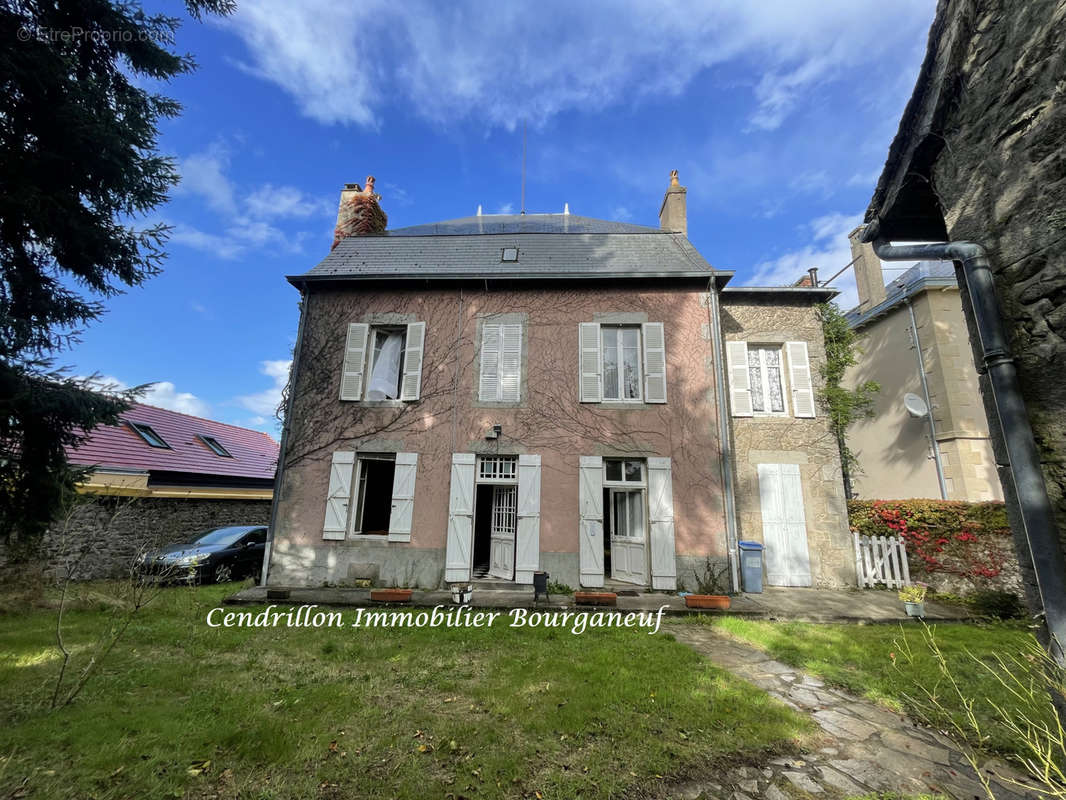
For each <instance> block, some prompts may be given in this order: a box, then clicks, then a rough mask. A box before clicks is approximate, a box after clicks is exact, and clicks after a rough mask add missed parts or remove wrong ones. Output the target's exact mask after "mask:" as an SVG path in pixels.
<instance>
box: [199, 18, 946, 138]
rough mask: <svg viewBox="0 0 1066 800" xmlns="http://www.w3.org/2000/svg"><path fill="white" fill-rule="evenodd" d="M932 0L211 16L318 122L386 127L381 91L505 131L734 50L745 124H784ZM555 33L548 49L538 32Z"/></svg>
mask: <svg viewBox="0 0 1066 800" xmlns="http://www.w3.org/2000/svg"><path fill="white" fill-rule="evenodd" d="M932 16H933V8H932V4H931V3H929V2H928V0H898V1H897V2H893V3H882V2H877V0H864V1H863V2H860V1H859V0H764V2H759V3H753V2H750V0H721V2H716V3H703V4H700V3H677V2H673V1H672V0H658V1H657V2H651V1H649V0H617V1H616V2H614V3H612V4H611V5H610V7H605V5H604V4H601V3H587V4H586V3H577V4H575V3H572V2H570V1H569V0H543V2H541V3H538V4H536V5H524V4H498V5H496V6H494V7H493V9H492V11H491V13H486V11H485V7H484V5H483V4H481V3H476V2H473V0H458V1H457V2H454V3H450V4H449V5H448V7H447V10H446V12H445V11H442V10H441V6H440V5H439V4H437V3H433V2H431V1H430V0H412V1H411V2H407V3H392V2H386V0H367V2H363V3H349V4H342V5H338V4H336V3H333V2H327V0H305V1H304V2H301V3H292V2H290V0H259V1H258V2H255V3H244V4H241V5H240V6H239V7H238V10H237V12H236V13H235V14H234V15H233V16H232V17H230V18H228V19H227V20H224V21H221V22H220V23H219V24H221V25H225V26H230V27H231V29H232V30H234V31H235V32H236V33H237V34H238V35H239V36H240V37H241V39H243V41H244V42H245V44H246V45H247V48H248V52H249V57H248V62H247V63H245V64H243V65H242V66H243V68H244V69H246V70H248V71H249V72H251V73H253V74H256V75H258V76H260V77H262V78H263V79H264V80H267V81H270V82H273V83H275V84H277V85H278V86H279V87H281V88H282V89H283V90H284V91H285V92H286V93H287V94H288V95H289V96H290V97H291V98H292V99H293V101H294V102H295V103H296V104H297V105H298V106H299V108H300V110H301V111H302V112H303V113H304V114H305V115H306V116H308V117H311V118H312V119H315V120H318V121H320V122H323V123H338V122H339V123H354V124H357V125H361V126H364V127H368V128H371V129H375V128H378V127H379V126H380V124H381V121H380V117H379V113H380V110H381V108H382V107H383V105H384V104H385V101H386V99H388V100H390V101H398V102H402V103H406V104H407V105H408V106H410V107H411V108H412V109H413V110H414V111H415V112H416V113H418V114H420V115H421V116H423V117H425V118H427V119H429V120H431V121H433V122H440V123H447V122H451V121H454V120H456V119H463V118H474V119H477V120H480V121H484V122H487V123H489V124H490V125H500V126H504V127H506V128H513V127H514V126H515V124H516V123H517V121H518V120H520V119H522V118H524V117H525V118H529V119H530V120H532V121H533V122H534V123H537V122H541V121H544V120H546V119H548V118H550V117H551V116H553V115H555V114H557V113H560V112H563V111H567V110H574V109H577V110H593V111H594V110H597V109H601V108H605V107H608V106H611V105H614V104H618V103H630V102H632V101H633V100H637V101H639V100H641V99H642V98H645V97H656V98H661V97H662V96H663V95H676V94H678V93H679V92H680V91H682V90H683V89H684V88H685V87H686V86H687V85H688V84H689V83H690V82H692V81H693V80H694V79H695V78H696V77H697V76H698V75H699V74H700V73H701V72H702V71H704V70H706V69H707V68H710V67H715V66H717V65H722V64H725V63H727V62H731V61H739V62H743V64H744V65H745V66H746V67H749V68H751V69H753V70H755V75H756V79H755V82H754V85H753V87H752V91H753V110H752V112H751V115H750V124H751V127H752V128H753V129H756V130H758V129H773V128H776V127H778V126H780V125H781V124H782V123H783V122H784V120H785V119H786V118H787V117H788V116H789V114H791V113H792V112H793V111H794V110H795V109H796V108H797V107H799V106H800V105H802V101H803V98H804V96H805V95H806V94H808V93H809V92H810V91H811V90H812V89H815V88H816V87H818V86H819V85H821V84H823V83H826V82H829V81H832V80H834V79H836V78H837V77H838V76H840V75H841V74H843V73H844V72H845V71H848V70H854V69H856V68H861V66H862V65H863V64H866V63H870V62H872V61H875V60H876V59H878V58H879V57H881V56H883V55H884V54H886V53H889V52H893V51H895V50H898V49H899V48H900V47H902V46H903V45H904V43H907V42H910V41H912V40H913V39H914V37H915V36H916V35H918V36H920V35H921V33H922V32H923V31H924V29H925V27H926V26H927V25H928V24H929V22H930V20H931V19H932ZM545 42H550V43H551V45H550V48H548V49H545V46H544V43H545Z"/></svg>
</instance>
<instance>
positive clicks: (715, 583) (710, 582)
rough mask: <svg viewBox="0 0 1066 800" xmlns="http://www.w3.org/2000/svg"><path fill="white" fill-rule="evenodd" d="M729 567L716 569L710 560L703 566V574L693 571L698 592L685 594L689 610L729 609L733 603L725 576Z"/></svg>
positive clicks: (724, 566) (723, 566) (724, 565)
mask: <svg viewBox="0 0 1066 800" xmlns="http://www.w3.org/2000/svg"><path fill="white" fill-rule="evenodd" d="M728 571H729V566H728V565H727V564H723V565H722V566H721V567H716V566H715V565H714V562H712V561H711V559H710V558H708V559H707V563H706V564H704V566H703V574H702V575H700V573H699V572H696V571H695V570H693V572H692V574H693V575H695V576H696V592H695V593H694V594H685V605H686V606H687V607H688V608H721V609H726V608H729V606H730V603H731V602H732V601H731V600H730V599H729V595H728V594H727V592H728V589H727V588H726V582H725V575H726V573H727V572H728Z"/></svg>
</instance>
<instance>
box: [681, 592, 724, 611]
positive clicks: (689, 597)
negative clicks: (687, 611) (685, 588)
mask: <svg viewBox="0 0 1066 800" xmlns="http://www.w3.org/2000/svg"><path fill="white" fill-rule="evenodd" d="M731 602H732V601H731V600H730V599H729V595H724V594H686V595H685V605H686V606H687V607H688V608H729V605H730V603H731Z"/></svg>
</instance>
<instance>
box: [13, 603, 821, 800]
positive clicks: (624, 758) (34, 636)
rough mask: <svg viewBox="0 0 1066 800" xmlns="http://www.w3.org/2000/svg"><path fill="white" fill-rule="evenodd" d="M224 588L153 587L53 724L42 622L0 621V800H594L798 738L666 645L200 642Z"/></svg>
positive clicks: (369, 639) (431, 634) (96, 618)
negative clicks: (204, 765) (12, 798)
mask: <svg viewBox="0 0 1066 800" xmlns="http://www.w3.org/2000/svg"><path fill="white" fill-rule="evenodd" d="M231 591H233V587H232V586H229V587H204V588H198V589H189V588H174V589H168V590H166V591H165V592H164V594H163V595H162V596H161V597H159V598H158V599H157V600H156V601H155V602H154V603H153V604H152V605H150V606H149V607H148V608H147V609H145V610H144V611H143V612H142V614H141V616H139V617H137V618H136V619H135V620H134V622H133V624H132V625H131V627H130V629H129V631H128V632H127V635H126V637H125V639H124V640H123V641H122V642H121V643H120V644H119V645H118V646H117V648H116V649H115V651H114V652H113V654H112V656H111V658H110V659H109V660H108V661H107V663H106V666H105V667H104V669H103V671H102V672H101V673H100V674H99V675H98V676H97V677H96V678H95V679H94V681H93V682H92V683H90V684H89V685H88V687H87V689H86V690H85V692H84V694H83V695H82V696H81V697H80V698H79V699H78V700H77V701H76V702H75V703H74V704H73V705H72V706H71V707H69V708H65V709H60V710H58V711H55V712H48V711H47V710H45V706H46V705H47V698H48V696H49V694H50V691H51V682H52V680H53V677H54V674H55V671H56V669H57V666H58V663H59V662H58V653H57V651H56V650H55V648H54V646H53V626H54V612H53V611H51V610H49V609H46V608H32V609H28V608H24V607H21V606H18V607H15V608H12V603H10V602H8V603H0V608H2V609H3V613H0V759H2V761H0V796H2V797H6V796H8V794H9V793H11V792H13V791H14V790H16V789H17V788H18V787H20V786H22V785H23V781H24V780H25V781H26V782H25V785H24V790H25V791H26V792H28V794H27V795H26V796H29V797H44V798H51V797H64V798H71V797H97V798H125V797H129V798H144V797H153V798H155V797H189V798H201V797H202V798H206V797H215V796H217V797H221V798H228V797H236V796H238V795H239V796H240V797H241V798H289V797H292V798H297V797H298V798H317V797H367V798H385V797H396V798H420V799H421V798H427V797H440V798H444V797H447V796H449V795H453V796H454V797H456V798H458V797H460V796H465V797H468V798H493V797H501V798H502V797H508V798H513V797H531V798H536V797H543V798H545V800H550V799H551V798H569V797H578V796H580V797H583V798H606V797H611V796H616V795H618V794H619V793H622V792H625V791H637V792H639V793H645V792H647V793H649V794H655V793H656V791H657V788H658V787H662V786H663V785H664V781H669V780H670V779H672V778H676V777H680V776H683V775H686V774H692V773H693V772H695V771H707V770H713V768H714V763H713V762H714V760H715V759H719V758H722V759H725V758H746V757H750V756H753V755H755V754H756V753H759V752H767V751H783V750H788V749H792V748H794V747H795V746H797V744H799V743H801V742H802V741H803V739H804V737H805V736H806V734H807V732H809V731H810V730H811V727H810V724H809V723H808V721H807V720H806V719H805V718H803V717H800V716H798V715H795V714H793V713H792V712H790V711H788V710H787V709H786V708H784V707H783V706H781V705H779V704H776V703H774V702H773V701H771V700H770V699H769V698H768V697H767V696H766V695H765V694H763V693H762V692H759V691H757V690H754V689H753V688H751V687H750V686H748V685H747V684H744V683H741V682H740V681H738V680H735V679H733V678H731V677H729V676H728V675H727V674H725V673H723V672H720V671H717V670H715V669H714V668H712V667H710V666H709V665H708V663H707V662H706V661H705V660H704V659H702V658H701V657H700V656H698V655H697V654H695V653H694V652H693V651H691V650H689V649H688V648H687V647H685V646H683V645H680V644H678V643H676V642H675V641H673V639H672V637H671V636H669V635H668V634H658V635H654V636H649V635H647V632H646V631H639V630H633V629H631V630H617V629H610V630H603V629H600V630H595V631H589V632H586V633H584V634H582V635H580V636H575V635H572V634H571V633H569V632H568V631H566V630H558V629H545V628H536V629H529V628H524V629H510V628H507V627H503V626H497V627H494V628H492V629H490V630H484V629H480V630H479V629H450V630H442V629H432V630H431V629H384V630H381V629H378V630H373V629H348V630H324V631H313V630H306V629H302V630H301V629H284V628H282V629H220V628H218V629H212V628H209V627H207V626H206V625H205V624H204V617H205V614H206V612H207V611H208V610H209V609H210V608H212V607H214V605H215V604H216V603H217V602H218V600H219V599H220V598H222V597H223V596H224V595H225V594H226V593H227V592H231ZM79 605H80V606H81V608H80V610H74V611H71V612H68V627H69V632H68V634H67V638H68V641H69V642H70V643H72V644H73V645H75V646H76V647H81V648H82V651H81V653H80V654H81V655H84V652H83V650H84V647H85V646H86V644H87V643H88V642H90V641H91V640H92V636H93V635H94V631H96V630H98V629H99V627H100V626H101V625H102V624H104V623H105V622H106V617H107V612H106V611H105V610H103V608H102V606H103V605H105V604H103V603H100V604H97V603H95V602H94V601H93V600H92V596H91V594H90V595H89V600H87V601H86V600H82V601H80V602H79ZM98 605H99V606H100V607H96V606H98ZM202 761H210V766H209V768H208V769H206V771H203V772H201V773H200V774H192V773H191V772H190V766H192V765H195V764H196V763H197V762H202ZM196 771H197V770H196V768H195V767H194V768H193V770H192V772H193V773H195V772H196ZM26 779H28V780H26ZM538 793H539V794H538ZM18 796H23V795H18Z"/></svg>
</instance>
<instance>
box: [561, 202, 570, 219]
mask: <svg viewBox="0 0 1066 800" xmlns="http://www.w3.org/2000/svg"><path fill="white" fill-rule="evenodd" d="M563 213H564V214H566V215H567V216H570V204H569V203H563Z"/></svg>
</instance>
